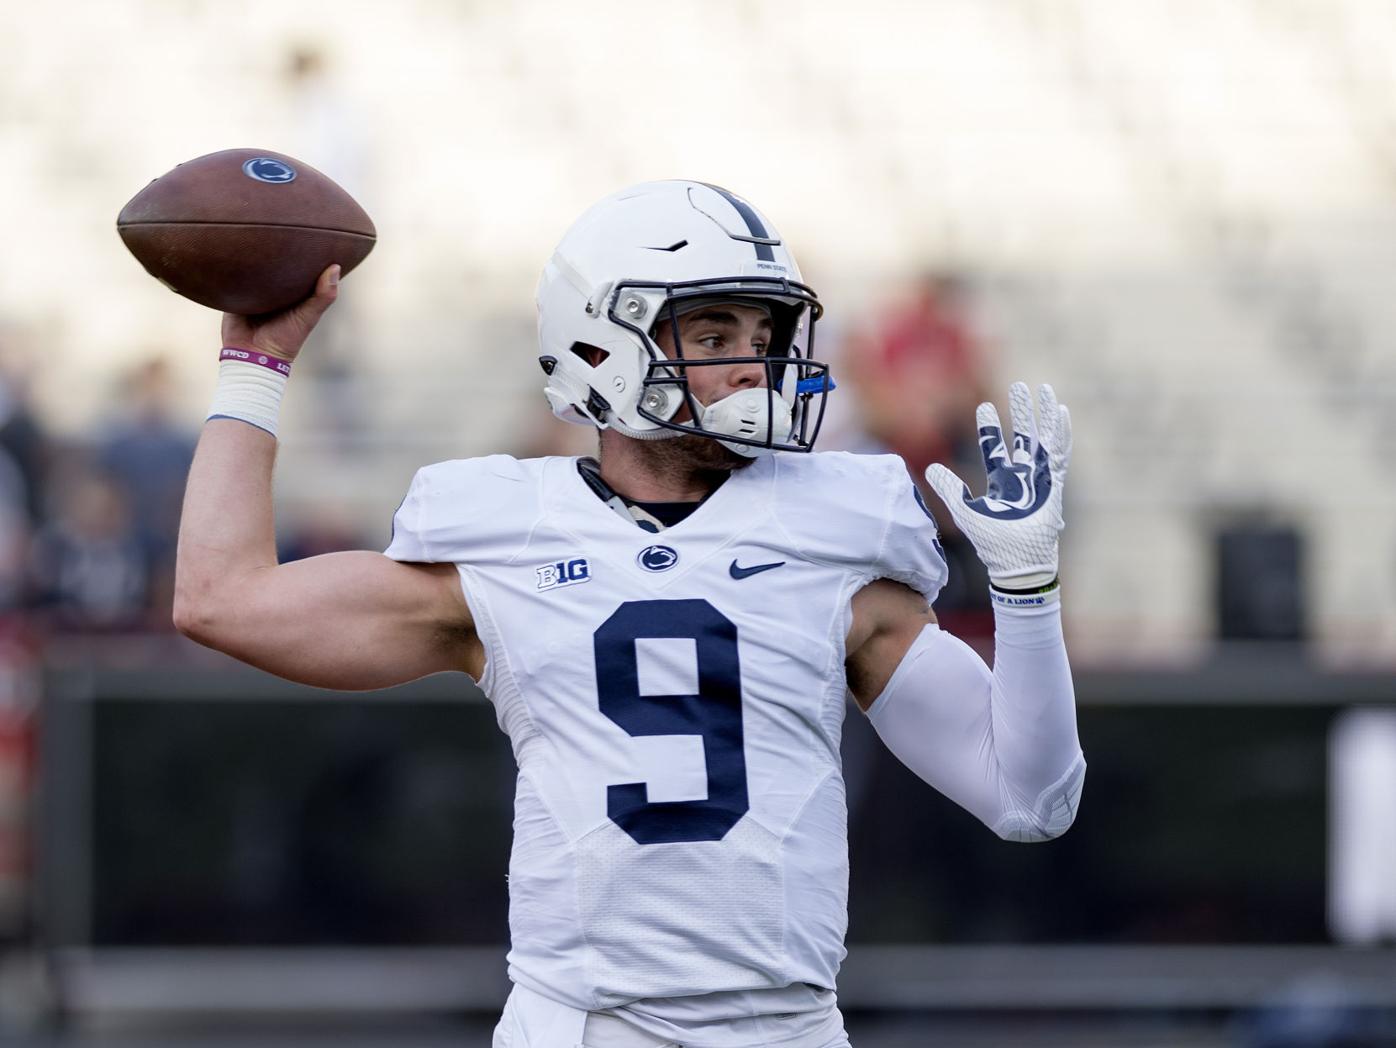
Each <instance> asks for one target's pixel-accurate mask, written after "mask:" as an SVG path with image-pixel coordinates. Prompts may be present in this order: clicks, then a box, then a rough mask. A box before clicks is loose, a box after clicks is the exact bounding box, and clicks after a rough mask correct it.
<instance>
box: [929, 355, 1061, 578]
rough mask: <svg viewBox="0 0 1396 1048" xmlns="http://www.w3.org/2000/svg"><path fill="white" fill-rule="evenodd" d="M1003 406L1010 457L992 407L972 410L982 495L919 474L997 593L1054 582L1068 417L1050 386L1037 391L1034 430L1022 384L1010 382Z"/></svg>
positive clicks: (940, 475) (934, 473)
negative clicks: (984, 481) (984, 484)
mask: <svg viewBox="0 0 1396 1048" xmlns="http://www.w3.org/2000/svg"><path fill="white" fill-rule="evenodd" d="M1008 403H1009V407H1010V410H1011V411H1012V413H1013V431H1014V432H1013V451H1012V454H1011V455H1010V453H1009V451H1008V449H1007V447H1006V446H1005V444H1004V439H1003V427H1002V426H1001V425H1000V423H999V413H998V411H997V410H995V408H994V405H992V404H989V403H984V404H980V405H979V410H978V411H977V412H975V421H976V422H977V423H978V424H979V450H980V452H981V453H982V454H983V456H984V469H985V471H986V472H987V473H988V475H989V486H988V490H987V491H986V492H985V494H984V495H983V496H981V497H980V498H973V497H971V496H970V493H969V488H968V487H967V486H966V485H965V483H964V482H963V481H962V480H960V478H959V477H957V476H955V474H954V473H952V472H950V470H948V469H946V468H945V467H944V466H942V465H941V464H940V463H935V464H934V465H932V466H931V467H930V468H928V469H927V470H926V480H927V481H928V482H929V483H930V485H931V487H932V488H934V489H935V493H936V494H937V495H939V496H940V499H941V501H942V502H944V503H945V506H946V508H947V509H949V510H950V515H951V516H952V517H953V518H954V519H955V524H956V526H958V527H959V529H960V530H961V531H963V532H964V533H965V535H966V536H967V537H968V538H969V540H970V542H971V543H972V544H973V545H974V551H975V552H976V553H978V554H979V559H980V560H981V561H983V562H984V566H985V567H986V568H988V569H989V581H990V582H991V583H993V585H994V586H995V587H996V588H998V589H1003V590H1038V589H1042V588H1044V587H1046V586H1049V585H1051V584H1052V582H1054V581H1055V580H1056V577H1057V533H1058V532H1060V531H1061V530H1062V523H1063V522H1062V485H1063V484H1064V483H1065V481H1066V467H1067V463H1069V462H1070V461H1071V416H1070V415H1069V414H1068V413H1067V410H1066V408H1065V407H1063V406H1061V405H1060V404H1058V403H1057V395H1056V393H1054V392H1053V391H1052V387H1051V386H1046V385H1044V386H1041V387H1039V388H1038V391H1037V412H1038V422H1037V423H1036V424H1034V422H1033V412H1032V395H1031V394H1030V393H1029V392H1028V387H1027V385H1026V383H1023V382H1015V383H1013V385H1012V387H1011V388H1010V389H1009V393H1008Z"/></svg>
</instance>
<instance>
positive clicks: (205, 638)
mask: <svg viewBox="0 0 1396 1048" xmlns="http://www.w3.org/2000/svg"><path fill="white" fill-rule="evenodd" d="M173 618H174V628H175V629H177V630H178V631H179V632H180V633H182V634H184V636H186V637H188V638H189V639H190V640H192V641H197V642H198V643H200V644H204V645H209V638H210V637H211V636H212V616H211V615H210V614H209V613H208V610H207V609H206V608H205V607H204V606H203V605H201V604H199V603H197V602H195V601H192V600H189V599H188V598H180V597H179V596H178V595H176V596H175V600H174V614H173Z"/></svg>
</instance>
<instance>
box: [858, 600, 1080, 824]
mask: <svg viewBox="0 0 1396 1048" xmlns="http://www.w3.org/2000/svg"><path fill="white" fill-rule="evenodd" d="M868 719H869V720H871V721H872V723H873V727H874V728H876V729H877V733H878V735H880V736H881V737H882V741H883V742H884V743H886V744H887V748H888V749H890V750H891V751H892V752H893V753H894V754H896V756H897V759H898V760H900V761H901V762H902V763H903V764H905V765H906V766H907V767H908V768H910V769H911V770H912V771H914V772H915V773H916V774H917V775H919V776H920V777H921V778H922V779H924V780H926V782H928V783H930V784H931V785H932V786H934V787H935V788H936V789H938V790H939V791H940V792H941V793H943V794H945V795H946V796H947V797H949V798H950V799H951V800H953V801H954V802H955V803H956V804H959V805H960V806H961V807H963V808H965V809H966V810H967V811H969V812H970V813H972V814H973V815H975V816H977V817H978V818H979V819H980V820H981V821H982V822H984V824H985V825H987V826H989V827H990V828H991V829H992V830H993V831H994V832H995V833H997V834H998V835H999V836H1000V837H1002V838H1003V839H1004V840H1010V841H1043V840H1047V839H1049V838H1051V837H1057V836H1060V835H1061V834H1062V833H1065V832H1066V829H1067V827H1068V826H1070V825H1071V823H1072V820H1073V819H1075V817H1076V808H1077V804H1078V802H1079V800H1080V796H1081V785H1082V783H1083V782H1084V780H1085V777H1086V761H1085V758H1084V757H1083V756H1082V754H1081V743H1080V741H1079V740H1078V738H1077V735H1076V698H1075V693H1074V691H1073V689H1072V684H1071V667H1070V666H1069V665H1068V664H1067V660H1066V645H1065V643H1064V642H1063V640H1062V623H1061V604H1060V602H1059V601H1057V600H1053V601H1051V603H1050V604H1048V605H1046V606H1039V607H1034V608H1030V609H1029V608H1008V607H1003V606H1002V605H997V606H995V608H994V668H993V671H992V672H991V671H990V670H989V667H987V666H985V665H984V660H983V659H981V658H980V657H979V656H978V655H977V654H975V652H974V650H973V649H972V648H970V647H969V645H967V644H965V643H964V641H962V640H960V639H959V638H957V637H954V636H952V635H951V634H949V633H946V632H944V631H943V630H941V629H940V627H939V626H927V627H926V628H925V629H923V630H922V631H921V633H920V635H919V636H918V637H917V638H916V640H915V641H914V642H913V643H912V645H911V647H910V648H909V649H908V650H907V653H906V656H905V657H904V658H903V659H902V661H901V664H900V665H899V666H898V667H897V670H896V672H895V673H893V674H892V679H891V680H890V681H888V682H887V687H886V688H885V689H884V690H883V692H882V694H881V695H879V696H878V697H877V700H876V701H875V702H874V703H873V704H872V706H871V707H869V709H868Z"/></svg>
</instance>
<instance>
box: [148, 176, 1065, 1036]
mask: <svg viewBox="0 0 1396 1048" xmlns="http://www.w3.org/2000/svg"><path fill="white" fill-rule="evenodd" d="M337 281H338V271H337V269H336V268H334V267H331V268H330V269H329V270H326V272H325V273H324V274H323V275H322V277H321V280H320V283H319V285H318V287H317V289H316V293H315V295H314V296H313V297H312V298H310V299H308V300H306V301H305V302H304V303H302V304H301V305H299V306H297V307H295V308H293V309H291V310H288V311H286V312H285V313H282V314H280V315H277V316H274V317H271V318H257V319H252V318H247V317H240V316H234V315H227V316H225V317H224V320H223V342H224V349H223V350H222V363H221V365H220V375H219V381H218V387H217V392H216V394H215V398H214V403H213V407H212V411H211V412H210V417H209V420H208V422H207V423H206V425H205V427H204V432H203V435H202V439H201V441H200V444H199V449H198V454H197V456H196V458H195V461H194V465H193V468H192V470H191V473H190V477H189V485H188V492H187V498H186V502H185V507H184V518H183V521H182V524H181V528H180V537H179V562H178V585H177V594H176V599H175V620H176V623H177V625H178V626H179V628H180V629H181V630H182V631H183V632H184V633H186V634H188V635H189V636H191V637H193V638H195V639H196V640H198V641H200V642H202V643H204V644H207V645H209V646H211V647H214V648H217V649H219V650H222V651H225V652H227V653H229V654H231V655H234V656H236V657H237V658H239V659H242V660H244V661H246V662H249V663H251V664H253V665H255V666H260V667H262V668H263V669H265V670H268V671H270V672H272V673H276V674H278V675H280V676H283V677H287V678H289V679H291V680H296V681H301V682H305V683H308V684H314V685H319V686H322V687H327V688H340V689H363V688H380V687H384V686H387V685H391V684H397V683H400V682H403V681H408V680H412V679H414V678H417V677H421V676H423V675H425V674H429V673H436V672H439V671H442V670H460V671H463V672H465V673H468V674H470V675H471V677H473V678H474V679H475V680H476V681H478V682H479V685H480V687H481V688H482V689H483V690H484V692H485V694H486V695H488V696H489V698H490V700H491V702H492V703H493V704H494V707H495V711H496V713H497V716H498V720H499V724H500V727H501V728H502V729H503V730H504V731H505V732H506V733H507V734H508V736H509V739H510V742H511V744H512V746H513V749H514V754H515V757H516V758H517V761H518V767H519V774H518V786H517V792H516V795H515V816H514V831H515V832H514V845H513V852H512V855H511V858H510V863H509V895H510V931H511V937H512V949H511V950H510V952H509V956H508V963H509V975H510V978H511V979H512V981H513V984H514V989H513V992H512V994H511V996H510V998H509V1001H508V1004H507V1007H506V1010H505V1013H504V1016H503V1018H502V1019H501V1021H500V1023H499V1026H498V1028H497V1030H496V1034H495V1042H494V1043H495V1045H496V1046H497V1048H574V1046H577V1045H587V1046H592V1048H627V1046H637V1048H653V1046H658V1045H703V1046H712V1048H750V1046H753V1045H767V1044H779V1045H783V1046H786V1048H837V1046H840V1045H846V1044H847V1038H846V1034H845V1032H844V1027H843V1019H842V1017H841V1015H840V1013H839V1010H838V1007H837V1004H836V999H835V977H836V975H837V973H838V969H839V964H840V962H841V960H842V959H843V957H844V953H845V951H844V945H843V941H844V932H845V928H846V925H847V905H846V904H847V889H848V865H847V827H846V823H847V813H846V809H845V804H844V788H843V781H842V778H841V775H840V767H839V735H840V731H841V726H842V722H843V717H844V710H845V701H846V696H847V695H848V694H849V693H851V694H852V696H853V698H854V700H855V701H856V703H857V704H858V706H859V708H860V709H861V710H862V711H863V712H864V713H865V714H866V715H867V716H868V717H869V718H870V719H871V721H872V723H873V725H874V726H875V728H876V729H877V731H878V733H879V734H880V735H881V737H882V739H883V740H884V741H885V742H886V744H887V746H888V747H889V748H890V749H891V750H892V752H893V753H894V754H896V756H897V757H898V758H899V759H900V760H901V761H902V762H903V763H905V764H906V765H907V766H908V767H909V768H911V769H912V770H913V771H914V772H916V773H917V774H918V775H919V776H920V777H921V778H923V779H924V780H925V781H926V782H928V783H930V784H931V785H932V786H934V787H935V788H937V789H939V790H940V791H942V792H943V793H945V794H946V795H947V796H949V797H950V798H952V799H953V800H955V801H956V802H958V803H959V804H961V805H963V806H964V807H965V808H967V809H968V810H969V811H970V812H972V813H973V814H975V815H976V816H978V817H979V818H980V819H981V820H983V821H984V822H985V823H986V824H987V825H988V826H989V827H990V828H991V829H992V830H993V831H994V832H995V833H997V834H999V835H1000V836H1002V837H1004V838H1006V839H1009V840H1016V841H1040V840H1046V839H1048V838H1051V837H1055V836H1057V835H1058V834H1060V833H1062V832H1063V831H1064V830H1066V828H1067V827H1068V826H1069V825H1070V824H1071V822H1072V819H1073V818H1074V816H1075V814H1076V808H1077V802H1078V798H1079V796H1080V792H1081V784H1082V780H1083V777H1084V774H1085V762H1084V760H1083V758H1082V754H1081V749H1080V745H1079V743H1078V740H1077V733H1076V717H1075V707H1074V699H1073V692H1072V682H1071V675H1070V670H1069V667H1068V664H1067V656H1066V650H1065V648H1064V645H1063V641H1062V632H1061V620H1060V610H1059V589H1058V583H1057V539H1058V533H1059V531H1060V529H1061V527H1062V518H1061V502H1062V484H1063V481H1064V479H1065V475H1066V468H1067V461H1068V457H1069V454H1070V448H1071V437H1070V425H1069V418H1068V415H1067V412H1066V409H1065V408H1063V407H1061V406H1059V405H1058V403H1057V401H1056V398H1055V396H1054V394H1053V392H1052V390H1051V388H1050V387H1048V386H1043V387H1042V388H1041V389H1040V390H1039V392H1038V395H1037V398H1036V410H1034V403H1033V399H1032V397H1031V396H1030V394H1029V391H1028V389H1027V387H1026V386H1023V385H1021V384H1017V385H1014V386H1013V388H1012V390H1011V393H1010V400H1009V403H1010V407H1011V422H1012V428H1011V429H1007V430H1006V429H1004V427H1003V426H1002V425H1001V424H1000V421H999V418H998V415H997V413H996V411H995V409H994V408H993V406H992V405H990V404H984V405H982V406H981V407H980V408H979V415H978V424H979V441H980V446H981V448H982V450H983V459H984V464H985V467H986V470H987V472H988V491H987V493H986V494H985V495H983V496H980V497H977V498H976V497H973V496H972V495H971V493H970V491H969V490H968V488H967V487H966V486H965V485H964V484H963V483H961V482H960V480H959V479H958V478H956V477H955V476H954V475H953V474H951V473H950V472H949V471H948V470H946V469H945V468H944V467H940V466H933V467H932V468H931V470H930V471H929V472H928V478H929V481H930V483H931V485H932V487H933V488H934V490H935V491H936V492H937V494H938V495H939V496H940V497H941V498H942V499H943V500H944V501H945V502H946V504H947V506H948V507H949V510H950V512H951V514H952V515H953V516H954V519H955V520H956V522H957V523H958V524H959V526H960V527H961V528H962V529H963V530H964V531H965V533H966V534H967V535H968V536H969V538H970V539H971V541H972V542H973V543H974V546H975V549H976V550H977V552H978V553H979V554H980V556H981V557H982V559H983V560H984V563H985V565H986V566H987V568H988V572H989V577H990V579H991V580H992V584H993V599H994V604H995V624H996V634H995V651H994V665H993V668H992V670H991V669H990V668H989V667H988V666H986V665H985V664H984V662H983V661H981V659H980V658H979V657H978V656H977V655H976V654H975V653H974V652H973V651H972V650H971V649H970V648H969V647H967V646H966V645H965V644H963V643H962V642H960V641H959V640H957V639H955V638H954V637H952V636H950V635H948V634H946V633H944V632H943V631H941V629H940V628H939V627H938V626H937V624H936V618H935V614H934V613H933V612H932V610H931V604H932V602H933V601H934V600H935V597H936V594H937V592H938V591H939V589H940V587H941V585H942V584H943V582H944V581H945V575H946V568H945V561H944V559H943V558H942V556H941V551H940V548H939V545H938V543H937V538H936V530H935V526H934V524H933V523H932V521H931V518H930V515H929V514H928V513H927V511H926V507H925V505H924V504H923V503H922V501H921V499H920V497H919V496H918V494H917V492H916V489H915V488H914V486H913V485H912V483H911V480H910V478H909V477H908V476H907V474H906V471H905V468H904V466H903V463H902V462H901V460H900V459H898V458H896V457H894V456H861V455H850V454H841V453H813V445H814V441H815V438H816V435H817V433H818V429H819V421H820V416H821V413H822V411H823V404H824V401H825V398H826V397H828V396H829V395H830V391H831V390H832V389H833V386H834V383H833V381H832V379H831V378H830V376H829V374H828V369H827V368H826V367H825V365H824V364H822V363H820V362H819V361H818V360H817V359H815V358H814V332H815V328H816V325H817V321H818V319H819V315H820V311H821V307H820V304H819V300H818V298H817V297H816V295H815V293H814V291H813V290H811V289H810V288H809V287H808V286H806V285H805V284H804V283H803V281H802V280H801V276H800V272H799V270H798V269H797V268H796V266H795V261H794V259H793V258H792V257H791V255H790V252H789V250H788V249H787V247H786V245H785V243H784V242H783V241H782V240H781V238H780V236H779V235H778V234H777V233H776V231H775V229H774V228H773V227H772V225H771V223H770V222H769V221H768V220H767V219H766V218H765V216H764V215H762V214H761V213H760V212H759V211H757V210H756V209H755V208H754V207H752V206H751V205H750V204H749V203H747V202H746V201H745V200H742V199H741V198H739V197H736V196H734V195H733V194H731V193H729V192H727V191H726V190H724V189H720V188H718V187H716V186H711V185H706V184H702V183H697V182H684V181H669V182H652V183H647V184H644V185H639V186H636V187H634V188H631V189H628V190H625V191H624V192H621V193H617V194H615V195H614V196H611V197H608V198H606V199H605V200H602V201H601V202H600V203H598V204H596V205H595V206H594V207H592V208H591V209H590V210H588V211H587V212H586V213H585V214H584V215H583V216H582V217H581V218H580V219H579V220H578V221H577V222H576V224H575V225H573V226H572V228H571V229H570V230H569V231H568V232H567V234H566V235H565V236H564V237H563V239H562V241H561V243H560V244H559V245H558V247H557V250H556V252H555V253H554V254H553V256H552V258H551V259H550V260H549V262H548V264H547V266H546V267H545V269H544V272H543V277H542V281H541V282H540V284H539V288H538V300H537V302H538V321H539V341H540V345H541V356H540V358H539V360H540V363H541V366H542V370H543V372H544V373H545V376H546V382H545V389H544V391H545V393H546V396H547V399H548V402H549V403H550V404H551V406H552V409H553V411H554V412H555V413H556V414H557V415H559V416H560V417H562V418H564V419H567V420H569V421H572V422H576V423H580V424H582V425H587V426H594V427H596V428H597V429H598V430H599V431H600V440H599V455H598V457H597V458H596V459H589V458H582V459H574V458H560V457H554V458H542V459H533V460H525V461H520V460H517V459H514V458H511V457H509V456H507V455H491V456H488V457H485V458H476V459H464V460H456V461H450V462H442V463H438V464H436V465H432V466H427V467H425V468H424V469H421V470H420V471H418V473H417V475H416V477H415V478H414V479H413V481H412V484H411V487H410V489H409V490H408V492H407V495H406V498H405V499H404V500H403V502H402V505H401V507H400V508H399V509H398V511H397V514H396V516H395V518H394V522H393V535H392V540H391V543H390V544H389V546H388V548H387V551H386V554H378V553H372V552H346V553H333V554H329V555H326V556H321V557H315V558H311V559H309V560H303V561H297V562H293V563H289V564H277V562H276V550H275V544H274V538H273V528H272V496H271V492H272V485H271V479H272V462H273V458H274V456H275V451H276V439H275V435H276V420H277V409H278V404H279V401H280V398H281V395H282V391H283V389H284V387H285V386H286V384H287V380H288V376H289V373H290V370H291V366H292V364H293V362H294V361H295V359H296V356H297V354H298V353H299V352H300V349H301V346H302V344H303V343H304V341H305V339H306V336H307V335H308V334H309V333H310V331H311V329H312V328H313V327H314V326H315V323H316V320H317V319H318V318H319V317H320V316H321V315H322V314H323V313H324V311H325V310H326V309H327V308H328V307H329V306H330V305H331V303H332V302H333V301H334V299H335V295H336V292H337Z"/></svg>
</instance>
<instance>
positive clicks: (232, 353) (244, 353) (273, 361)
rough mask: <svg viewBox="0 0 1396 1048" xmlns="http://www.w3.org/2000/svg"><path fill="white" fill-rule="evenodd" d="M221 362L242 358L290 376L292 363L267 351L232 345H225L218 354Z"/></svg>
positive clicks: (245, 361) (279, 373)
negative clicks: (269, 354) (235, 347)
mask: <svg viewBox="0 0 1396 1048" xmlns="http://www.w3.org/2000/svg"><path fill="white" fill-rule="evenodd" d="M218 360H219V361H220V362H222V361H224V360H240V361H242V362H243V363H244V364H260V365H261V366H262V367H264V368H268V369H270V370H272V371H275V372H276V373H277V374H278V375H282V376H285V377H290V374H291V365H290V364H288V363H287V362H286V361H284V360H278V359H277V358H276V357H269V356H267V355H266V354H265V353H254V352H252V351H251V350H247V349H234V348H233V347H232V346H224V347H223V349H222V351H221V352H220V353H219V354H218Z"/></svg>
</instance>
